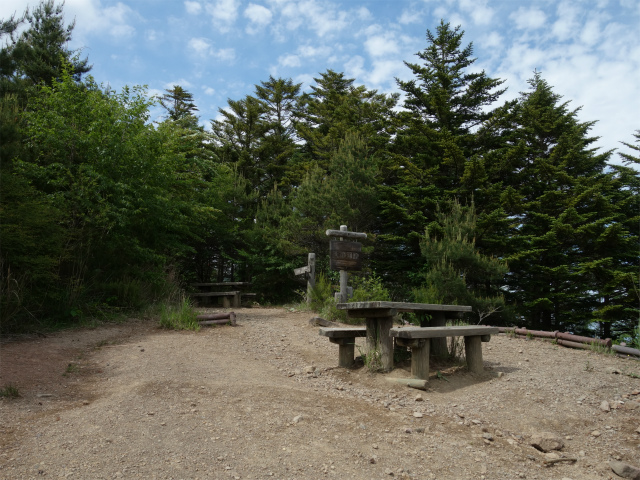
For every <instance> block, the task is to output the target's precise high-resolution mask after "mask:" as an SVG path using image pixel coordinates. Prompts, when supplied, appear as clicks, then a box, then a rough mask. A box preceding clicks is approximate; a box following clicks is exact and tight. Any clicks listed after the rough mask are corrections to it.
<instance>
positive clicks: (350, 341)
mask: <svg viewBox="0 0 640 480" xmlns="http://www.w3.org/2000/svg"><path fill="white" fill-rule="evenodd" d="M319 333H320V335H322V336H324V337H329V341H330V342H331V343H335V344H337V345H338V366H340V367H345V368H348V367H350V366H352V365H353V361H354V358H355V357H354V354H355V345H356V337H366V336H367V329H366V328H365V327H350V328H339V327H322V328H321V329H320V332H319Z"/></svg>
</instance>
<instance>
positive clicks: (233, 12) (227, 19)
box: [206, 0, 240, 32]
mask: <svg viewBox="0 0 640 480" xmlns="http://www.w3.org/2000/svg"><path fill="white" fill-rule="evenodd" d="M239 6H240V3H239V1H238V0H216V1H215V2H213V3H210V4H207V6H206V10H207V13H209V15H211V19H212V20H213V24H214V25H215V26H216V27H217V28H219V29H220V31H222V32H226V31H229V30H230V29H231V27H232V26H233V23H234V22H235V21H236V18H238V8H239Z"/></svg>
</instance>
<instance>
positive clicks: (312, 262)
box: [307, 253, 316, 305]
mask: <svg viewBox="0 0 640 480" xmlns="http://www.w3.org/2000/svg"><path fill="white" fill-rule="evenodd" d="M307 266H308V267H309V272H308V273H307V305H309V304H310V303H311V291H312V290H313V288H314V287H315V286H316V254H315V253H310V254H309V260H308V262H307Z"/></svg>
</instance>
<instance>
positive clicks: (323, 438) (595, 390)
mask: <svg viewBox="0 0 640 480" xmlns="http://www.w3.org/2000/svg"><path fill="white" fill-rule="evenodd" d="M211 311H213V310H211ZM216 311H220V310H216ZM236 313H237V322H238V326H237V327H229V326H224V327H214V328H203V329H202V330H201V331H200V332H197V333H193V332H173V331H165V330H160V329H157V328H156V327H155V326H154V325H153V324H151V323H149V322H143V321H131V322H129V323H127V324H121V325H111V326H104V327H100V328H96V329H91V330H78V331H70V332H62V333H58V334H55V335H52V336H50V337H47V338H39V339H26V340H20V341H12V342H4V343H2V344H0V387H2V386H5V385H7V384H13V385H16V386H17V387H18V388H19V390H20V392H21V394H22V396H21V397H20V398H18V399H7V398H3V399H1V400H0V478H3V479H22V478H25V479H26V478H41V477H49V478H79V479H103V478H104V479H112V478H145V479H146V478H158V479H191V478H216V479H319V478H336V479H349V478H354V479H389V478H406V479H409V478H410V479H497V480H503V479H517V478H528V479H554V480H556V479H557V480H562V479H564V480H566V479H573V480H589V479H609V478H619V477H617V476H616V475H615V474H613V472H612V471H611V468H610V466H609V463H608V462H609V461H610V460H621V461H624V462H627V463H630V464H634V465H636V466H640V362H637V361H634V360H627V359H622V358H618V357H615V356H612V355H604V354H596V353H593V352H590V351H583V350H568V349H565V348H563V347H559V346H557V345H552V344H550V343H545V342H542V341H528V340H523V339H515V338H509V337H506V336H494V337H492V339H491V342H490V343H488V344H483V350H484V359H485V367H486V369H487V370H486V374H485V375H482V376H476V375H472V374H470V373H468V372H466V371H465V368H464V367H463V366H455V365H454V366H451V365H449V366H446V365H440V366H438V365H435V366H434V367H433V368H432V378H431V379H430V386H429V389H428V390H427V391H426V392H421V391H419V390H412V389H409V388H406V387H403V386H400V385H396V384H394V383H391V382H388V381H386V377H399V376H409V371H408V369H409V366H408V364H407V365H404V366H402V367H399V368H397V369H396V370H395V371H394V372H391V373H390V374H387V375H382V374H371V373H369V372H367V371H366V369H365V368H364V367H360V368H354V369H351V370H345V369H340V368H337V367H336V365H337V360H338V352H337V346H336V345H333V344H331V343H329V341H328V340H327V339H326V338H324V337H320V336H319V335H318V333H317V330H318V329H317V327H313V326H310V325H309V319H310V317H311V314H309V313H305V312H296V311H293V312H292V311H290V310H287V309H282V308H272V309H268V308H252V309H239V310H236ZM362 341H363V339H358V343H360V342H362ZM437 369H440V370H439V371H440V372H441V373H442V374H443V375H444V377H445V378H444V379H440V378H437V377H436V371H437ZM603 402H606V404H605V403H603ZM536 435H538V436H540V437H541V438H542V439H543V440H544V439H546V440H548V441H550V440H553V439H555V440H556V441H558V442H561V443H562V444H563V446H562V447H561V449H560V450H555V451H552V452H550V453H544V452H542V451H539V450H538V449H536V448H534V447H533V446H532V443H535V442H536V439H537V437H536ZM562 458H573V459H575V461H562V460H561V459H562ZM559 459H560V461H558V460H559ZM545 461H547V462H549V461H551V462H554V461H555V462H556V463H547V464H545Z"/></svg>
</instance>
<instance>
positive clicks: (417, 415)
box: [413, 412, 424, 418]
mask: <svg viewBox="0 0 640 480" xmlns="http://www.w3.org/2000/svg"><path fill="white" fill-rule="evenodd" d="M413 416H414V417H416V418H422V417H423V416H424V415H423V414H422V412H413Z"/></svg>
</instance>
